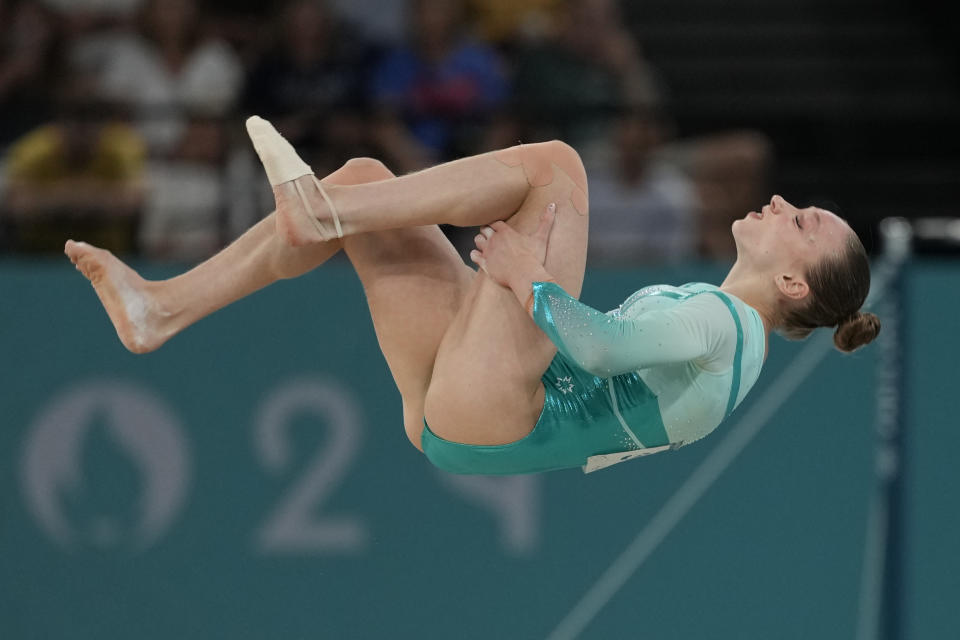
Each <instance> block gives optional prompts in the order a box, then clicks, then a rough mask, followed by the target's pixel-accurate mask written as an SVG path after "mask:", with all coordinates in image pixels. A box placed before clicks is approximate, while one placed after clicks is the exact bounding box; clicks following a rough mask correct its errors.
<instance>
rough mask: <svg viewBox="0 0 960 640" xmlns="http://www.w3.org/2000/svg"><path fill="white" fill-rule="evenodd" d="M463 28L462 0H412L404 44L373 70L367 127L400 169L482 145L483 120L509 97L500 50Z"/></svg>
mask: <svg viewBox="0 0 960 640" xmlns="http://www.w3.org/2000/svg"><path fill="white" fill-rule="evenodd" d="M465 27H466V25H465V22H464V6H463V3H462V2H461V1H460V0H413V1H412V2H411V3H410V7H409V30H410V33H409V36H408V42H407V44H406V45H403V46H400V47H397V48H396V49H393V50H392V51H390V52H389V53H388V54H387V55H386V56H385V57H384V59H383V60H382V61H381V62H380V64H379V65H378V67H377V69H376V71H375V72H374V74H373V81H372V83H371V94H372V99H373V101H374V107H375V109H376V115H375V118H376V121H375V124H374V127H373V133H374V136H375V139H376V141H377V142H378V144H379V145H380V147H381V148H382V150H383V153H384V155H386V156H387V158H388V160H389V162H388V164H393V165H394V166H395V167H396V168H397V169H398V170H399V171H401V172H408V171H413V170H416V169H421V168H423V167H424V166H427V165H430V164H433V163H436V162H439V161H442V160H446V159H449V158H452V157H456V156H460V155H465V154H467V153H470V152H473V151H474V150H475V149H476V148H478V147H483V146H484V144H483V142H481V141H482V140H483V137H484V135H485V133H486V129H485V127H486V125H487V124H488V122H489V120H490V119H491V118H492V117H493V116H494V115H495V114H496V112H497V109H498V108H499V107H500V106H501V104H502V103H503V102H504V100H505V99H506V98H507V96H508V89H509V87H508V83H507V79H506V76H505V72H504V69H503V64H502V61H501V60H500V58H499V56H498V55H497V54H496V52H495V51H494V50H493V49H491V48H489V47H488V46H486V45H483V44H481V43H479V42H476V41H474V40H472V39H470V38H469V37H468V36H467V34H466V29H465Z"/></svg>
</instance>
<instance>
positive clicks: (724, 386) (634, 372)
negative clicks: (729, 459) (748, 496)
mask: <svg viewBox="0 0 960 640" xmlns="http://www.w3.org/2000/svg"><path fill="white" fill-rule="evenodd" d="M533 300H534V304H533V319H534V321H535V322H536V323H537V325H539V326H540V328H541V329H543V331H544V332H545V333H546V334H547V335H548V336H549V337H550V339H551V340H552V341H553V342H554V344H556V346H557V349H558V352H557V355H556V357H555V358H554V359H553V361H552V362H551V363H550V367H549V368H548V369H547V371H546V372H544V374H543V376H542V378H541V379H542V381H543V384H544V388H545V390H546V395H545V399H544V407H543V412H542V413H541V415H540V419H539V420H538V421H537V424H536V426H535V427H534V429H533V431H532V432H531V433H530V434H529V435H528V436H526V437H525V438H522V439H521V440H518V441H516V442H513V443H510V444H505V445H494V446H484V445H467V444H461V443H456V442H449V441H447V440H443V439H442V438H439V437H438V436H436V435H435V434H433V432H431V431H430V429H429V427H426V428H425V429H424V433H423V437H422V444H423V450H424V453H425V454H426V455H427V457H428V458H429V459H430V460H431V462H433V463H434V464H435V465H437V466H438V467H440V468H442V469H445V470H448V471H452V472H455V473H476V474H514V473H532V472H538V471H547V470H551V469H562V468H567V467H577V466H582V467H583V468H584V470H585V471H592V470H594V469H596V468H601V467H604V466H608V465H609V464H613V463H615V462H619V461H622V460H625V459H628V458H631V457H636V456H639V455H644V454H647V453H651V452H656V451H660V450H663V449H673V448H677V447H680V446H683V445H685V444H689V443H691V442H693V441H695V440H699V439H700V438H702V437H704V436H705V435H707V434H708V433H710V432H711V431H713V430H714V429H715V428H716V427H717V426H718V425H719V424H720V423H721V422H722V421H723V419H724V418H726V417H727V416H728V415H730V413H731V412H732V411H733V410H734V408H736V406H737V405H738V404H739V403H740V402H741V400H742V399H743V398H744V396H745V395H746V394H747V392H748V391H749V390H750V388H751V387H752V386H753V384H754V382H756V380H757V377H758V376H759V374H760V368H761V366H762V364H763V356H764V344H765V333H764V328H763V322H762V320H761V319H760V316H759V314H758V313H757V312H756V310H754V309H753V308H752V307H750V306H748V305H746V304H744V303H743V302H742V301H740V300H739V299H737V298H735V297H733V296H731V295H729V294H726V293H724V292H722V291H720V289H719V288H718V287H716V286H713V285H710V284H705V283H690V284H686V285H683V286H682V287H673V286H668V285H660V286H652V287H646V288H644V289H641V290H640V291H637V292H636V293H634V294H633V295H631V296H630V297H629V298H627V300H626V301H625V302H624V303H623V304H622V305H620V307H619V308H618V309H615V310H614V311H611V312H609V313H602V312H600V311H597V310H595V309H592V308H590V307H588V306H587V305H584V304H583V303H581V302H579V301H577V300H576V299H575V298H573V297H571V296H570V295H568V294H567V293H566V292H565V291H564V290H563V289H562V288H561V287H560V286H559V285H557V284H555V283H552V282H537V283H534V285H533Z"/></svg>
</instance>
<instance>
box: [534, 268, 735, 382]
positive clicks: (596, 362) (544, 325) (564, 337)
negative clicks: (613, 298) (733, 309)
mask: <svg viewBox="0 0 960 640" xmlns="http://www.w3.org/2000/svg"><path fill="white" fill-rule="evenodd" d="M533 320H534V322H536V323H537V325H538V326H539V327H540V328H541V329H543V331H544V332H545V333H546V334H547V336H549V338H550V340H552V341H553V343H554V344H555V345H557V348H558V349H559V350H560V352H561V353H563V354H564V355H565V356H567V357H568V358H570V359H571V360H573V361H574V362H576V363H577V365H578V366H580V367H581V368H582V369H584V370H586V371H588V372H590V373H592V374H593V375H596V376H601V377H609V376H615V375H619V374H621V373H627V372H628V371H635V370H637V369H645V368H647V367H655V366H658V365H664V364H670V363H676V362H685V361H691V360H692V361H696V362H697V363H698V364H700V366H702V367H703V368H705V369H708V370H722V369H725V368H727V367H728V366H730V363H729V362H724V360H727V359H729V358H724V357H723V354H724V353H726V352H727V351H728V349H726V348H725V347H726V346H729V344H728V343H729V341H730V339H731V336H732V338H733V340H734V341H735V340H736V327H735V325H734V323H733V320H732V318H731V316H730V313H729V312H728V311H726V309H724V305H723V302H721V301H720V300H719V299H718V298H716V296H712V295H699V296H693V297H691V298H690V299H688V300H685V301H683V302H681V303H679V304H677V305H676V306H674V307H671V308H668V309H655V310H651V311H647V312H645V313H642V314H639V315H637V316H635V317H621V316H620V315H619V314H618V313H613V312H611V313H602V312H600V311H597V310H596V309H593V308H591V307H589V306H587V305H585V304H583V303H582V302H580V301H578V300H577V299H575V298H573V297H572V296H570V295H569V294H568V293H567V292H566V291H564V290H563V289H562V288H561V287H560V286H559V285H557V284H556V283H554V282H535V283H533Z"/></svg>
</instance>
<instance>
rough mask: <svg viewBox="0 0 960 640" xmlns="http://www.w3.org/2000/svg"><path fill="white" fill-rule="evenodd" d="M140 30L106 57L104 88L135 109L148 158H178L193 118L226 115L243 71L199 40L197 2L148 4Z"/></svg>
mask: <svg viewBox="0 0 960 640" xmlns="http://www.w3.org/2000/svg"><path fill="white" fill-rule="evenodd" d="M139 26H140V29H139V33H137V34H131V37H129V38H126V39H124V41H123V42H121V43H118V46H117V48H116V50H115V51H114V52H113V54H112V55H111V56H110V61H109V63H108V65H107V67H106V68H105V69H104V76H103V87H104V90H105V91H106V93H107V95H109V96H111V97H112V98H114V99H116V100H118V101H120V102H127V103H129V104H131V105H132V106H133V107H134V109H135V113H136V118H137V121H138V124H139V126H140V128H141V130H142V131H143V133H144V136H145V137H146V138H147V142H148V143H149V145H150V151H151V153H153V154H156V155H169V154H176V153H177V150H178V147H179V145H180V144H181V143H182V142H183V141H184V138H185V137H187V136H186V133H187V131H188V129H189V127H190V114H191V113H201V114H203V115H205V116H222V115H225V114H227V113H229V112H230V109H231V108H232V107H233V106H234V105H235V102H236V99H237V97H238V95H239V92H240V89H241V84H242V80H243V68H242V66H241V64H240V61H239V60H238V59H237V57H236V55H235V54H234V53H233V51H232V50H231V49H230V48H229V47H228V46H227V45H225V44H224V43H222V42H219V41H216V40H210V39H206V38H204V37H203V31H202V24H201V21H200V16H199V14H198V10H197V5H196V2H195V0H148V2H147V4H146V5H145V6H144V8H143V10H142V12H141V14H140V19H139Z"/></svg>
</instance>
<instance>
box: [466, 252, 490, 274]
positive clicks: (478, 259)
mask: <svg viewBox="0 0 960 640" xmlns="http://www.w3.org/2000/svg"><path fill="white" fill-rule="evenodd" d="M470 259H471V260H473V261H474V262H475V263H477V266H479V267H480V268H481V269H483V270H484V271H486V270H487V261H486V259H485V258H484V257H483V254H482V253H480V252H479V251H477V250H476V249H474V250H473V251H471V252H470Z"/></svg>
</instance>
